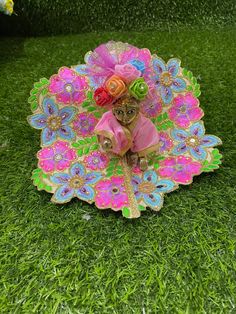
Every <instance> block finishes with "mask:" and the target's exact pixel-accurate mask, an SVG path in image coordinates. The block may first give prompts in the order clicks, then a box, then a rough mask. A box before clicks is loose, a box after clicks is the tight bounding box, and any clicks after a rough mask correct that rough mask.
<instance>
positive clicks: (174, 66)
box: [152, 57, 186, 105]
mask: <svg viewBox="0 0 236 314" xmlns="http://www.w3.org/2000/svg"><path fill="white" fill-rule="evenodd" d="M179 67H180V60H178V59H170V60H169V61H168V62H167V64H166V65H165V63H164V61H163V60H162V59H160V58H157V57H156V58H154V59H153V70H154V75H153V77H152V79H153V80H154V81H155V85H156V88H157V89H158V90H159V91H160V95H161V98H162V100H163V102H164V103H165V104H167V105H168V104H169V103H170V102H171V100H172V98H173V92H176V93H179V92H182V91H184V90H185V88H186V83H185V81H184V80H183V79H182V78H180V77H177V75H178V73H179Z"/></svg>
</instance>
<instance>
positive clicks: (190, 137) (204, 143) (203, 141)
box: [171, 121, 222, 161]
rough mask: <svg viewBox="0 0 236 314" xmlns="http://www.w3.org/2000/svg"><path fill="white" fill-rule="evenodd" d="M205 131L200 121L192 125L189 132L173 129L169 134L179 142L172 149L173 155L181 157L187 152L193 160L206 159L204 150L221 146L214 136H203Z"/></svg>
mask: <svg viewBox="0 0 236 314" xmlns="http://www.w3.org/2000/svg"><path fill="white" fill-rule="evenodd" d="M204 134H205V129H204V125H203V122H202V121H199V122H196V123H194V124H193V125H192V126H191V127H190V129H189V132H187V131H184V130H181V129H174V130H172V132H171V135H172V137H173V138H174V139H175V140H176V141H178V142H180V143H179V144H178V145H177V146H175V147H174V149H173V150H172V153H173V154H174V155H182V154H184V153H186V152H189V153H190V154H191V155H192V156H193V157H194V158H195V159H197V160H200V161H203V160H205V159H206V157H207V152H206V148H207V147H213V146H216V145H220V144H222V142H221V140H220V139H219V138H218V137H217V136H214V135H204Z"/></svg>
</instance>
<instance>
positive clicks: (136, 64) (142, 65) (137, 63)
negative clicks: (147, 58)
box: [129, 59, 146, 74]
mask: <svg viewBox="0 0 236 314" xmlns="http://www.w3.org/2000/svg"><path fill="white" fill-rule="evenodd" d="M129 63H130V64H132V65H133V66H134V67H135V68H136V69H137V70H139V71H140V72H141V73H142V74H143V72H144V71H145V69H146V67H145V63H144V62H143V61H140V60H138V59H134V60H131V61H129Z"/></svg>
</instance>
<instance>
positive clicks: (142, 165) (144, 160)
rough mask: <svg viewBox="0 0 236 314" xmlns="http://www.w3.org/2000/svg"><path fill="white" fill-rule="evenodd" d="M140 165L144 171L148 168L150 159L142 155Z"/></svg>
mask: <svg viewBox="0 0 236 314" xmlns="http://www.w3.org/2000/svg"><path fill="white" fill-rule="evenodd" d="M139 167H140V169H141V170H142V171H145V170H147V168H148V161H147V159H146V157H140V160H139Z"/></svg>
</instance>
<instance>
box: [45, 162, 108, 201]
mask: <svg viewBox="0 0 236 314" xmlns="http://www.w3.org/2000/svg"><path fill="white" fill-rule="evenodd" d="M101 178H102V174H101V173H100V172H96V171H94V172H90V173H87V174H86V172H85V168H84V166H83V165H82V164H80V163H75V164H73V165H72V166H71V168H70V170H69V174H67V173H55V174H54V175H53V176H51V177H50V180H51V181H52V182H53V183H55V184H58V185H59V187H58V188H57V190H56V192H55V193H54V195H53V197H52V201H53V202H55V203H66V202H69V201H70V200H71V199H72V198H73V197H78V198H79V199H81V200H84V201H87V202H91V201H93V199H94V197H95V192H94V189H93V188H92V187H91V186H90V185H91V184H95V183H97V182H98V181H99V180H100V179H101Z"/></svg>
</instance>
